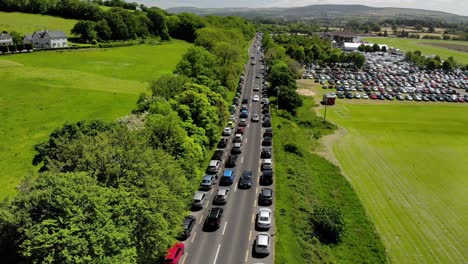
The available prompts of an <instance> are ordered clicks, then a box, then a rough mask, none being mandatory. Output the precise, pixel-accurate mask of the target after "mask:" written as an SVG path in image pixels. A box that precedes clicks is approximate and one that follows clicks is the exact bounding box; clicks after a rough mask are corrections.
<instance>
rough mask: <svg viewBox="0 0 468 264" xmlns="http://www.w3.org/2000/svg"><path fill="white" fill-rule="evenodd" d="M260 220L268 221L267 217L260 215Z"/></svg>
mask: <svg viewBox="0 0 468 264" xmlns="http://www.w3.org/2000/svg"><path fill="white" fill-rule="evenodd" d="M260 221H268V217H267V216H261V217H260Z"/></svg>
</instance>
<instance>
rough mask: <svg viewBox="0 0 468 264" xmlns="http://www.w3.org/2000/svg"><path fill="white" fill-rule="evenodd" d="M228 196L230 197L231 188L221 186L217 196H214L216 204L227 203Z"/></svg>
mask: <svg viewBox="0 0 468 264" xmlns="http://www.w3.org/2000/svg"><path fill="white" fill-rule="evenodd" d="M228 197H229V188H227V187H220V188H219V189H218V192H217V193H216V196H215V198H214V202H215V203H216V204H226V203H227V199H228Z"/></svg>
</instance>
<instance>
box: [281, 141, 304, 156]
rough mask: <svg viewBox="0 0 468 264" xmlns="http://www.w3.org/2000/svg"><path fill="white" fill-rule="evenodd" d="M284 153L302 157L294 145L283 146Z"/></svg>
mask: <svg viewBox="0 0 468 264" xmlns="http://www.w3.org/2000/svg"><path fill="white" fill-rule="evenodd" d="M284 151H286V152H289V153H292V154H294V155H297V156H300V157H302V152H301V150H300V149H299V148H298V147H297V146H296V145H295V144H292V143H288V144H286V145H284Z"/></svg>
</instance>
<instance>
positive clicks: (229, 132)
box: [223, 127, 232, 136]
mask: <svg viewBox="0 0 468 264" xmlns="http://www.w3.org/2000/svg"><path fill="white" fill-rule="evenodd" d="M231 133H232V128H230V127H225V128H224V130H223V136H230V135H231Z"/></svg>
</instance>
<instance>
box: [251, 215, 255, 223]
mask: <svg viewBox="0 0 468 264" xmlns="http://www.w3.org/2000/svg"><path fill="white" fill-rule="evenodd" d="M253 222H255V213H253V214H252V223H253Z"/></svg>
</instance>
